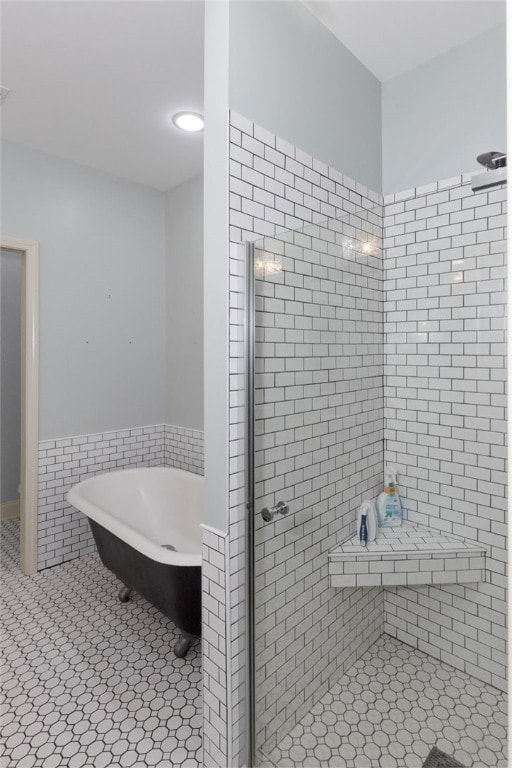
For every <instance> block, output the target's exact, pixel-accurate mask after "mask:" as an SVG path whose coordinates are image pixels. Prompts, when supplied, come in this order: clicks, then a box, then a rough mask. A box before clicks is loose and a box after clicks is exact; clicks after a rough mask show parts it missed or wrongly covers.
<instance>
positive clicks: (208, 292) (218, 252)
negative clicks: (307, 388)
mask: <svg viewBox="0 0 512 768" xmlns="http://www.w3.org/2000/svg"><path fill="white" fill-rule="evenodd" d="M204 59H205V68H204V115H205V131H204V261H203V264H204V267H203V269H204V272H203V275H204V437H205V450H204V461H205V493H204V498H205V508H204V522H205V523H206V524H208V525H210V526H212V527H215V528H217V529H218V530H220V531H227V527H228V508H229V501H228V473H229V468H228V445H229V432H228V420H229V411H228V408H229V405H228V393H229V359H228V355H229V259H228V252H229V235H228V228H229V219H228V216H229V213H228V205H229V203H228V201H229V149H228V141H229V127H228V111H229V92H228V88H229V5H228V3H217V2H214V3H206V5H205V49H204ZM208 743H209V740H208V735H207V734H206V735H205V736H204V745H203V746H204V747H205V761H206V760H207V759H209V752H208Z"/></svg>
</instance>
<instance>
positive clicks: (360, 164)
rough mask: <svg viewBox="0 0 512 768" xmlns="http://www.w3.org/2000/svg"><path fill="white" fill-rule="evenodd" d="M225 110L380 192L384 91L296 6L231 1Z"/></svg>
mask: <svg viewBox="0 0 512 768" xmlns="http://www.w3.org/2000/svg"><path fill="white" fill-rule="evenodd" d="M229 25H230V31H229V56H230V61H229V80H230V83H229V89H230V94H229V95H230V106H231V107H232V108H233V109H235V110H236V111H237V112H239V113H240V114H242V115H244V116H245V117H248V118H250V119H251V120H254V121H255V122H256V123H258V124H259V125H261V126H262V127H264V128H266V129H268V130H269V131H271V132H272V133H275V134H277V135H278V136H280V137H281V138H282V139H286V140H287V141H289V142H290V143H291V144H294V145H295V146H297V147H299V148H300V149H302V150H303V151H305V152H308V153H309V154H311V155H312V156H313V157H316V158H317V159H319V160H322V161H323V162H325V163H327V164H328V165H330V166H332V167H334V168H337V169H338V170H339V171H342V172H343V173H346V174H347V175H348V176H351V177H352V178H354V179H357V181H359V182H361V183H362V184H365V185H367V186H369V187H371V189H374V190H376V191H380V190H381V186H382V184H381V171H382V160H381V86H380V82H379V81H378V80H377V78H376V77H375V76H374V75H372V73H371V72H370V71H369V70H368V69H366V67H364V66H363V64H361V62H360V61H359V60H358V59H357V58H356V57H355V56H354V55H353V54H352V53H350V51H349V50H348V49H347V48H345V46H343V45H342V43H340V41H339V40H337V38H336V37H335V36H334V35H333V34H332V33H331V32H330V31H329V30H328V29H327V28H326V27H325V26H324V25H323V24H322V23H321V22H320V21H319V20H318V19H317V18H316V17H315V16H313V15H312V14H311V13H310V11H308V10H307V8H305V7H304V6H303V5H302V4H301V3H298V2H259V0H250V1H247V2H245V1H243V2H240V1H239V2H232V3H230V19H229Z"/></svg>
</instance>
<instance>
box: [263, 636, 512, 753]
mask: <svg viewBox="0 0 512 768" xmlns="http://www.w3.org/2000/svg"><path fill="white" fill-rule="evenodd" d="M506 711H507V710H506V695H505V694H504V693H502V692H501V691H498V690H496V689H495V688H492V687H491V686H489V685H486V684H485V683H482V682H481V681H480V680H476V679H475V678H473V677H470V676H469V675H466V674H464V672H459V671H458V670H456V669H454V668H453V667H450V666H449V665H448V664H444V663H442V662H440V661H437V660H436V659H433V658H432V657H431V656H428V655H427V654H426V653H422V652H421V651H417V650H415V649H414V648H411V647H410V646H408V645H404V644H403V643H401V642H399V641H398V640H395V639H393V638H392V637H390V636H389V635H382V636H381V637H380V638H379V640H378V641H377V643H376V644H375V646H374V647H373V648H371V649H370V650H369V651H368V652H367V653H365V654H364V655H363V656H362V657H361V659H359V660H358V661H357V662H356V663H355V664H354V665H353V666H352V667H351V668H350V669H349V670H348V672H347V673H346V674H345V675H343V677H342V678H341V680H340V681H339V682H338V683H336V685H334V686H333V687H332V688H331V690H330V691H329V692H328V693H326V694H325V696H324V697H323V698H322V699H321V701H320V702H319V703H318V704H316V705H315V706H314V707H313V709H312V710H311V711H310V712H309V713H308V714H307V715H306V716H305V717H304V718H303V719H302V720H301V722H300V723H299V724H298V725H297V726H296V727H295V728H294V729H293V730H292V732H291V733H290V734H289V735H288V736H286V737H285V738H284V739H283V740H282V741H281V743H280V744H279V745H278V747H276V748H275V749H274V750H273V751H272V752H271V753H270V755H269V757H270V758H271V759H272V761H273V763H274V764H275V765H278V766H279V767H280V768H285V766H301V768H302V766H308V768H312V767H313V766H338V767H339V768H421V766H422V765H423V763H424V761H425V759H426V757H427V755H428V753H429V752H430V750H431V749H432V747H433V746H434V745H435V746H437V747H438V749H440V750H442V751H443V752H446V753H447V754H449V755H453V757H455V759H456V760H458V761H459V762H461V763H462V765H464V766H465V768H485V767H487V766H503V768H506V766H507V759H506V737H507V731H506V727H507V714H506Z"/></svg>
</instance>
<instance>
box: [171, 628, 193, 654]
mask: <svg viewBox="0 0 512 768" xmlns="http://www.w3.org/2000/svg"><path fill="white" fill-rule="evenodd" d="M192 640H193V638H192V637H191V636H190V635H187V634H186V633H185V632H183V634H182V635H181V637H180V639H179V640H178V641H177V642H176V643H175V645H174V654H175V656H177V657H178V659H183V658H184V657H185V656H186V655H187V652H188V649H189V648H190V646H191V645H192Z"/></svg>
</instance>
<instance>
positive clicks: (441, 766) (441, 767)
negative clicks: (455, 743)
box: [423, 747, 464, 768]
mask: <svg viewBox="0 0 512 768" xmlns="http://www.w3.org/2000/svg"><path fill="white" fill-rule="evenodd" d="M423 768H464V766H463V765H462V763H459V761H458V760H455V758H454V757H452V756H451V755H447V754H446V752H441V750H440V749H437V747H432V749H431V750H430V752H429V755H428V757H427V759H426V760H425V762H424V763H423Z"/></svg>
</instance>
